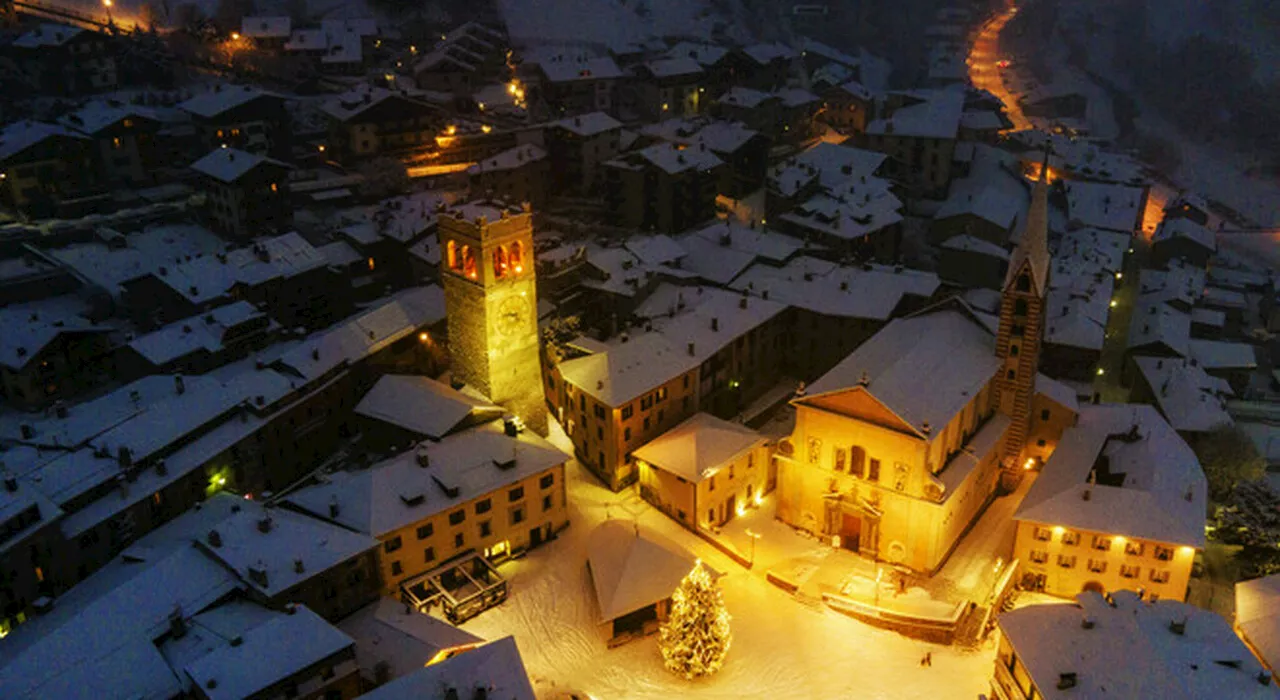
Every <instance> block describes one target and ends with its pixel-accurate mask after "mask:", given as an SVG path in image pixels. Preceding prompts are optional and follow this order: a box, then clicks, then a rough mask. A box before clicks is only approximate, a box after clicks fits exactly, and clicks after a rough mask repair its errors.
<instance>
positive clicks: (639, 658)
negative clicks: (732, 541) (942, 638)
mask: <svg viewBox="0 0 1280 700" xmlns="http://www.w3.org/2000/svg"><path fill="white" fill-rule="evenodd" d="M552 441H553V442H554V443H556V444H557V445H558V446H560V447H561V448H562V449H565V448H568V449H570V450H571V445H569V444H568V442H567V440H565V438H564V437H563V434H562V433H560V432H559V430H558V428H555V427H553V437H552ZM567 471H568V481H569V484H568V489H569V501H570V517H571V521H572V524H571V526H570V527H569V528H568V529H567V530H565V531H564V532H563V533H561V535H560V537H559V538H558V539H557V540H556V541H555V542H552V543H550V544H548V545H546V546H544V547H542V548H540V549H537V550H534V551H533V552H531V553H529V555H528V556H527V557H525V558H524V559H522V560H520V561H516V562H512V563H510V564H506V565H503V567H502V568H501V571H502V573H503V575H504V576H506V577H507V578H508V580H509V581H510V591H511V593H510V597H509V598H508V600H507V601H506V602H505V603H503V604H502V605H501V606H500V607H498V608H495V609H493V610H489V611H486V612H485V613H483V614H481V615H480V616H478V617H476V618H475V619H473V620H471V621H469V622H468V623H467V624H465V625H463V629H465V630H466V631H468V632H471V633H472V634H477V635H480V636H482V637H484V638H486V639H493V638H496V637H500V636H502V635H506V634H513V635H515V638H516V642H517V644H518V645H519V647H520V652H521V654H522V656H523V657H524V662H525V666H526V668H527V669H528V671H529V674H530V677H531V678H532V679H533V681H534V685H535V688H537V689H538V690H539V693H540V694H542V695H543V696H546V697H550V696H551V695H552V693H553V691H554V690H557V689H558V690H567V689H573V690H578V691H585V692H587V693H591V694H592V695H593V696H595V697H597V698H602V699H603V698H608V699H610V700H613V699H615V698H616V699H619V700H625V699H627V698H637V699H649V698H653V699H657V698H663V699H666V698H749V697H768V698H800V697H809V698H812V697H822V698H851V697H858V698H895V699H899V698H900V699H911V698H974V697H977V695H978V694H979V693H982V692H987V690H988V688H989V678H990V676H991V670H992V659H993V654H992V650H991V648H990V646H988V648H986V649H984V650H983V651H979V652H964V651H960V650H958V649H953V648H950V647H942V646H938V645H933V644H927V643H924V642H919V641H915V640H910V639H907V638H906V637H903V636H901V635H898V634H896V633H893V632H889V631H885V630H880V629H876V628H874V627H870V626H868V625H864V624H862V623H860V622H857V621H855V620H853V619H851V618H848V617H845V616H843V615H841V614H839V613H836V612H834V611H831V610H828V609H826V608H822V607H819V608H814V607H809V606H807V605H805V604H802V603H800V602H798V601H797V600H795V599H794V598H792V597H791V596H789V595H787V594H786V593H784V592H783V591H781V590H779V589H777V588H776V587H774V586H773V585H772V584H770V583H768V582H767V581H766V580H765V579H764V574H763V568H757V569H756V571H755V572H748V571H746V570H744V569H743V567H741V566H738V565H737V564H735V563H733V562H732V561H730V560H729V559H728V558H727V557H725V556H724V555H723V554H721V553H720V552H718V551H716V550H715V549H714V548H712V547H711V546H710V545H708V544H707V543H705V542H703V541H702V540H700V539H698V538H696V537H694V536H693V535H692V533H690V532H688V531H687V530H685V529H683V528H681V527H680V526H678V525H677V524H675V522H674V521H672V520H670V519H669V518H667V517H666V516H665V515H663V514H661V513H659V512H658V511H656V510H654V509H653V508H651V507H650V506H649V505H648V504H647V503H645V502H644V501H642V500H641V499H640V497H639V496H638V494H637V493H636V492H635V490H634V489H629V490H627V491H624V492H623V493H620V494H614V493H610V492H609V491H608V490H606V489H605V488H604V487H602V486H600V485H599V483H598V482H596V481H595V480H594V478H593V477H591V476H590V475H589V474H588V473H587V472H585V471H584V470H583V469H582V468H581V467H580V466H578V464H577V463H576V462H571V463H570V465H569V467H568V470H567ZM610 517H612V518H627V519H635V520H637V521H639V522H640V523H641V524H642V525H644V526H645V527H648V528H653V529H654V530H657V531H658V532H659V533H661V534H663V535H665V536H666V537H669V538H671V539H672V540H675V541H676V542H678V543H680V544H681V545H683V546H685V547H687V548H688V549H689V550H691V551H693V552H694V553H695V554H697V555H698V556H699V557H702V558H703V559H704V560H705V561H706V562H707V563H708V564H709V565H710V566H711V567H713V568H715V569H716V570H718V571H721V572H724V573H725V574H726V575H725V576H724V577H723V578H722V579H721V587H722V589H723V590H724V597H725V604H726V606H727V607H728V609H729V613H730V615H732V616H733V622H732V626H733V634H734V638H733V645H732V647H731V649H730V651H729V657H728V659H727V660H726V662H725V665H724V668H723V669H722V670H721V671H720V673H718V674H716V675H715V676H713V677H711V678H709V679H704V680H700V681H695V682H687V681H684V680H683V679H680V678H678V677H676V676H674V675H672V674H671V673H670V672H668V671H666V670H665V669H664V668H663V667H662V660H661V656H660V655H659V653H658V649H657V643H656V637H652V636H651V637H646V638H644V639H641V640H638V641H633V642H631V643H628V644H626V645H623V646H621V647H618V648H616V649H607V648H606V646H605V642H604V640H603V638H601V637H600V636H599V633H598V632H597V627H596V625H595V619H594V616H595V610H594V606H595V602H594V600H593V597H592V594H591V592H590V587H589V584H588V581H587V574H586V566H585V560H586V559H585V557H586V554H585V550H586V539H587V535H588V534H589V533H590V532H591V530H592V529H593V528H594V527H595V526H596V525H598V524H599V523H601V522H603V521H604V520H605V519H606V518H610ZM802 544H803V543H802ZM809 544H812V543H809ZM928 651H932V652H933V666H932V667H931V668H921V667H920V659H921V657H922V656H923V655H924V654H925V652H928Z"/></svg>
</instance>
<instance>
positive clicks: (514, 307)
mask: <svg viewBox="0 0 1280 700" xmlns="http://www.w3.org/2000/svg"><path fill="white" fill-rule="evenodd" d="M528 313H529V303H528V302H527V301H525V299H524V297H507V298H506V299H504V300H503V301H502V303H500V304H499V305H498V319H497V323H496V326H497V330H498V333H499V334H500V335H512V334H514V333H518V332H520V330H521V329H522V328H524V324H525V319H526V317H527V315H528Z"/></svg>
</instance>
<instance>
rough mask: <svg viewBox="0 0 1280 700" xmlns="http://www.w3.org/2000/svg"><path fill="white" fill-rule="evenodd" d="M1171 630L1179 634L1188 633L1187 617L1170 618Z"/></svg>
mask: <svg viewBox="0 0 1280 700" xmlns="http://www.w3.org/2000/svg"><path fill="white" fill-rule="evenodd" d="M1169 631H1170V632H1173V633H1174V634H1176V635H1178V636H1182V635H1185V634H1186V633H1187V618H1185V617H1184V618H1182V619H1181V620H1170V621H1169Z"/></svg>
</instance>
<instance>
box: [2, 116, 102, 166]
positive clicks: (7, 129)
mask: <svg viewBox="0 0 1280 700" xmlns="http://www.w3.org/2000/svg"><path fill="white" fill-rule="evenodd" d="M54 137H62V138H68V139H73V140H78V141H82V142H88V139H87V138H85V137H84V136H82V135H81V134H77V133H76V132H74V131H71V130H70V129H67V128H66V127H63V126H59V125H57V124H47V123H45V122H33V121H17V122H13V123H10V124H6V125H5V126H4V128H3V129H0V162H4V161H7V160H9V159H10V158H13V157H14V156H16V155H19V154H21V153H22V152H23V151H25V150H27V149H28V148H31V147H32V146H35V145H37V144H39V143H42V142H44V141H45V140H46V139H49V138H54Z"/></svg>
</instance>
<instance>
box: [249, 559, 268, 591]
mask: <svg viewBox="0 0 1280 700" xmlns="http://www.w3.org/2000/svg"><path fill="white" fill-rule="evenodd" d="M249 580H250V581H253V582H254V583H256V584H258V586H260V587H262V588H266V587H267V585H268V584H267V565H266V564H265V563H263V561H262V560H261V559H259V560H258V563H257V564H254V565H253V566H250V567H249Z"/></svg>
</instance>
